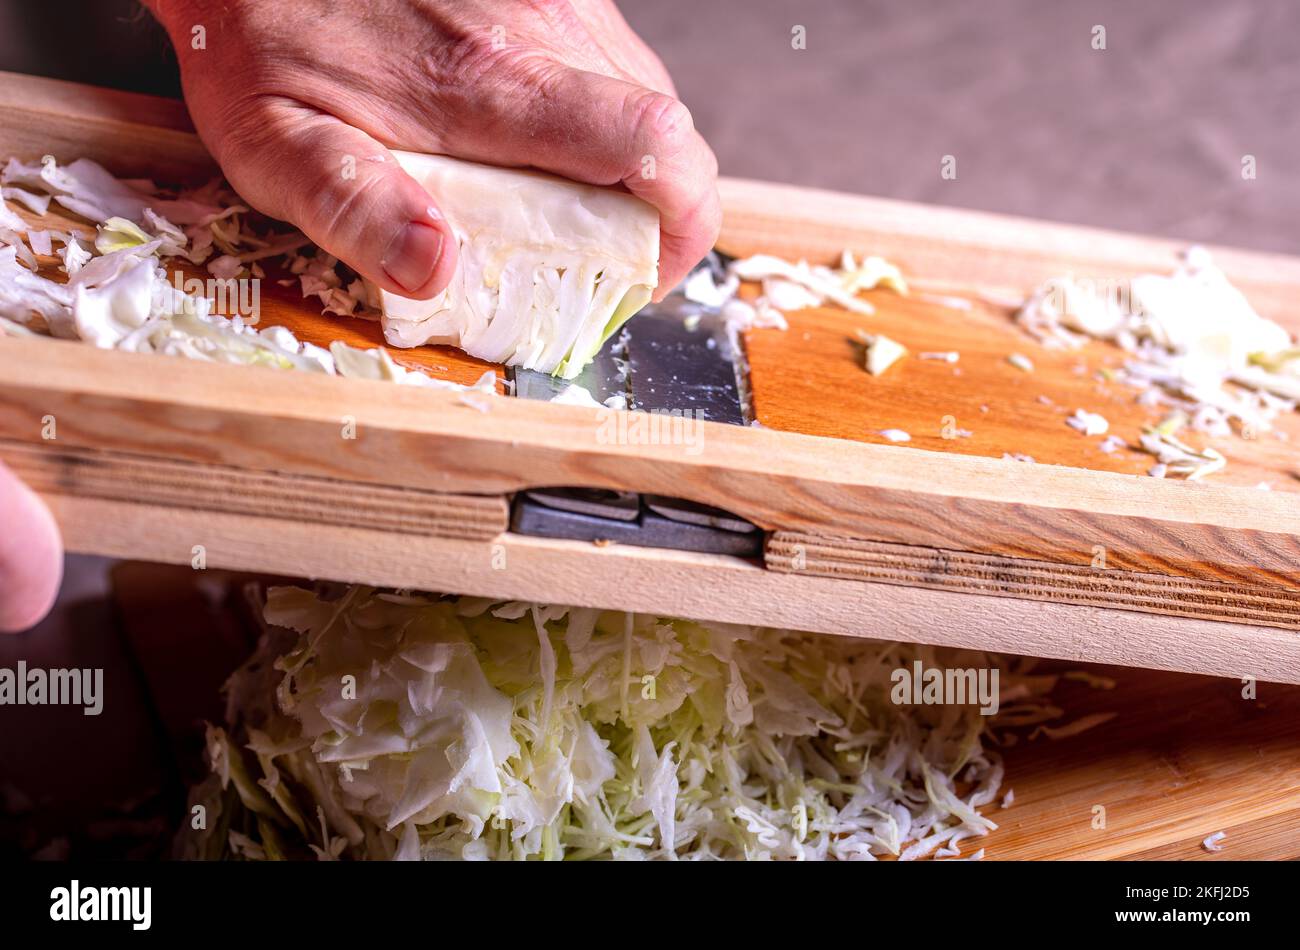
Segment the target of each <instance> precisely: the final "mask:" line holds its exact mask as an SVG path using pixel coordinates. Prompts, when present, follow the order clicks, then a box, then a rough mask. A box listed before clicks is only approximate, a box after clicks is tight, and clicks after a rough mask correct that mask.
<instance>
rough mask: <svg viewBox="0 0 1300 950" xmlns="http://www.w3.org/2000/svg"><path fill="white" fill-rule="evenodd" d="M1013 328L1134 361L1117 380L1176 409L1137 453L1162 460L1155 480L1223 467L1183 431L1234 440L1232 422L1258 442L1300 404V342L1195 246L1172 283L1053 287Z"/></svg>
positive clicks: (1074, 282) (1064, 283) (1040, 293)
mask: <svg viewBox="0 0 1300 950" xmlns="http://www.w3.org/2000/svg"><path fill="white" fill-rule="evenodd" d="M1016 322H1017V323H1018V324H1019V325H1020V326H1021V327H1022V328H1024V329H1025V330H1026V332H1028V333H1029V334H1031V335H1032V336H1034V337H1035V338H1036V339H1038V340H1039V341H1040V342H1041V343H1043V344H1044V345H1045V346H1049V347H1065V348H1076V347H1079V346H1081V345H1082V344H1083V343H1084V342H1085V341H1086V340H1087V339H1089V338H1092V339H1098V340H1107V341H1110V342H1113V343H1115V344H1117V345H1118V346H1120V347H1122V348H1123V349H1124V350H1126V351H1127V352H1128V353H1129V357H1130V358H1129V360H1128V362H1127V363H1126V364H1125V365H1124V367H1123V369H1122V370H1120V371H1119V372H1118V373H1116V374H1113V375H1114V376H1115V377H1117V378H1118V379H1119V380H1120V381H1122V382H1124V383H1126V384H1128V385H1130V386H1133V387H1136V388H1137V389H1139V390H1141V394H1140V395H1139V397H1138V398H1139V401H1140V402H1142V403H1143V404H1144V405H1149V406H1160V405H1163V406H1168V407H1171V408H1172V410H1173V411H1172V412H1171V413H1170V414H1169V415H1168V416H1167V417H1166V418H1165V419H1164V420H1163V421H1162V422H1161V423H1160V424H1159V425H1158V426H1151V427H1148V428H1147V430H1146V431H1145V432H1144V434H1143V436H1142V438H1141V440H1140V442H1139V445H1137V446H1135V447H1136V448H1140V449H1141V450H1142V451H1145V452H1147V453H1148V454H1150V455H1152V456H1153V457H1155V458H1156V459H1157V463H1158V464H1157V465H1156V466H1155V467H1154V468H1153V469H1152V472H1151V474H1157V475H1160V476H1164V475H1166V474H1178V475H1182V476H1184V477H1186V478H1188V479H1197V478H1201V477H1204V476H1205V475H1208V474H1212V473H1213V472H1217V471H1220V470H1222V469H1223V467H1224V466H1225V464H1226V460H1225V459H1224V457H1223V455H1222V454H1221V453H1219V452H1217V451H1216V450H1214V449H1212V448H1207V449H1204V450H1197V449H1194V448H1192V447H1191V446H1189V445H1187V444H1186V443H1185V442H1183V441H1182V440H1180V439H1179V438H1178V437H1177V432H1178V430H1179V429H1180V428H1182V427H1184V426H1186V427H1188V428H1191V429H1193V430H1195V431H1199V432H1203V433H1206V434H1208V435H1211V436H1229V435H1231V434H1232V433H1233V425H1234V424H1235V425H1236V427H1237V429H1238V430H1239V431H1240V432H1241V433H1242V434H1243V435H1244V436H1246V437H1247V438H1253V437H1254V436H1255V435H1256V434H1257V433H1260V432H1266V431H1268V430H1270V429H1271V428H1272V421H1273V420H1274V419H1275V418H1276V417H1277V416H1278V414H1279V413H1282V412H1291V411H1293V410H1294V409H1295V408H1296V404H1297V402H1298V401H1300V344H1297V343H1296V341H1295V340H1293V339H1292V337H1291V335H1290V334H1289V333H1288V332H1287V331H1286V329H1285V328H1284V327H1282V326H1280V325H1279V324H1277V323H1274V322H1273V321H1271V320H1268V319H1266V318H1264V317H1262V316H1260V315H1259V314H1258V313H1257V312H1256V311H1255V310H1254V308H1253V307H1251V305H1250V303H1249V301H1248V300H1247V299H1246V297H1245V295H1244V294H1242V292H1241V291H1240V290H1238V289H1237V288H1236V287H1234V286H1233V285H1232V283H1231V282H1230V281H1229V280H1228V278H1227V276H1226V275H1225V274H1224V273H1223V271H1222V270H1220V269H1219V268H1218V267H1217V266H1216V265H1215V264H1214V262H1213V261H1212V260H1211V258H1210V254H1209V252H1207V251H1206V250H1205V249H1204V248H1201V247H1193V248H1189V249H1188V250H1187V252H1186V253H1185V254H1184V255H1183V258H1182V260H1181V261H1180V262H1179V264H1178V266H1177V267H1176V268H1175V270H1174V272H1173V273H1172V274H1169V275H1161V274H1142V275H1139V276H1138V277H1135V278H1133V279H1132V280H1131V281H1127V282H1126V281H1118V280H1117V281H1110V282H1106V281H1093V280H1078V279H1072V278H1068V277H1062V278H1058V279H1055V280H1051V281H1048V282H1046V283H1045V284H1043V285H1042V286H1041V287H1039V288H1038V289H1037V290H1036V291H1035V292H1034V293H1033V294H1032V295H1031V296H1030V297H1029V299H1028V300H1026V301H1025V303H1024V304H1023V305H1022V306H1021V307H1020V308H1019V310H1018V312H1017V314H1016Z"/></svg>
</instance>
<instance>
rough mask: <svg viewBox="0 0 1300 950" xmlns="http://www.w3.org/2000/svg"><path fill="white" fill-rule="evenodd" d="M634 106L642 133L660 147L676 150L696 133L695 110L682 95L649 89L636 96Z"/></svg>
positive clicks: (662, 149) (680, 149) (635, 124)
mask: <svg viewBox="0 0 1300 950" xmlns="http://www.w3.org/2000/svg"><path fill="white" fill-rule="evenodd" d="M632 108H633V110H634V120H633V123H634V127H635V128H636V129H637V132H638V135H639V136H641V137H642V138H643V139H644V140H645V141H646V143H647V144H649V145H650V146H652V147H653V148H654V149H656V150H661V151H663V152H665V153H667V154H670V155H671V154H675V153H677V152H680V151H682V150H683V149H685V148H686V147H687V146H688V144H689V143H690V141H691V140H692V139H693V138H694V136H695V121H694V119H692V117H691V110H690V109H688V108H686V105H685V104H684V103H683V102H682V101H681V100H680V99H674V98H673V97H672V96H667V95H664V94H663V93H662V92H653V91H651V90H646V91H645V92H643V93H642V94H641V95H639V96H637V97H636V98H635V100H634V101H633V104H632Z"/></svg>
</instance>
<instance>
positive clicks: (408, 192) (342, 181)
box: [218, 107, 457, 299]
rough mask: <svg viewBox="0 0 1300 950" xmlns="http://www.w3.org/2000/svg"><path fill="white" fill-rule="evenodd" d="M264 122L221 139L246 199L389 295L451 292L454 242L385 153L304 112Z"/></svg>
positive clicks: (292, 110) (280, 111) (282, 110)
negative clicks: (298, 232)
mask: <svg viewBox="0 0 1300 950" xmlns="http://www.w3.org/2000/svg"><path fill="white" fill-rule="evenodd" d="M261 118H262V121H261V122H260V123H259V125H258V127H257V128H253V129H250V128H249V127H248V126H245V127H244V128H243V129H240V130H236V131H235V132H234V133H233V134H229V135H227V136H224V139H225V141H224V142H223V143H222V147H221V153H222V154H220V155H219V156H218V158H219V159H220V161H221V167H222V170H223V171H224V172H225V173H226V177H227V178H228V179H229V181H230V183H231V185H233V186H234V188H235V190H236V191H237V192H238V193H239V194H240V195H241V196H243V197H244V198H245V199H246V200H247V201H249V202H250V203H251V204H252V205H253V206H254V207H256V208H257V209H258V210H259V211H262V212H263V213H265V214H269V215H271V216H272V217H276V218H281V219H283V220H286V221H289V222H290V223H292V224H294V225H296V226H297V227H298V228H300V229H301V230H302V232H303V233H304V234H306V235H307V237H309V238H311V239H312V241H314V242H315V243H316V244H318V245H319V246H320V247H322V248H324V249H325V250H326V251H328V252H329V253H330V254H333V255H334V256H335V257H337V258H339V259H340V260H342V261H344V262H345V263H347V264H348V265H349V266H350V267H352V268H353V269H354V270H356V271H357V272H358V273H360V274H361V275H362V276H363V277H366V278H367V279H369V280H371V281H372V282H374V283H375V284H377V285H379V286H380V287H382V288H384V289H385V290H389V291H392V292H393V293H397V294H401V295H402V296H404V297H416V298H420V299H427V298H429V297H433V296H435V295H436V294H438V293H439V292H440V291H441V290H442V289H443V288H444V287H446V286H447V284H448V283H449V282H450V281H451V277H452V274H453V273H454V271H455V269H456V257H457V252H456V238H455V235H454V234H453V233H452V230H451V226H450V225H449V224H448V223H447V220H446V219H445V218H444V217H443V216H442V213H441V212H440V211H439V210H438V208H437V206H436V205H435V204H434V201H433V198H432V197H430V195H429V193H428V192H427V191H425V190H424V188H422V187H421V186H420V185H419V183H417V182H416V181H415V179H413V178H412V177H411V176H410V175H408V174H406V172H404V171H403V170H402V168H401V166H400V165H398V163H397V159H396V158H394V157H393V154H392V153H391V152H390V151H388V149H387V148H385V147H384V146H383V145H381V144H380V143H379V142H377V141H375V140H374V139H373V138H371V137H370V136H369V135H367V134H366V133H365V132H362V131H361V130H360V129H357V128H354V127H352V126H350V125H347V124H345V123H343V122H340V121H339V120H338V119H335V118H334V117H332V116H326V115H321V114H320V113H317V112H313V111H310V110H307V109H303V108H300V107H276V113H275V115H274V116H273V117H272V118H271V121H265V119H266V117H265V116H262V117H261Z"/></svg>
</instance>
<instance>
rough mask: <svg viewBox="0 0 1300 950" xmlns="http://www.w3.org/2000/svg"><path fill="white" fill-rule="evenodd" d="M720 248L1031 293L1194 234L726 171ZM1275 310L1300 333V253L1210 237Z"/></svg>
mask: <svg viewBox="0 0 1300 950" xmlns="http://www.w3.org/2000/svg"><path fill="white" fill-rule="evenodd" d="M719 191H720V192H721V194H722V206H723V210H724V219H723V225H722V236H721V237H720V238H719V242H718V243H719V246H720V247H721V248H722V249H723V250H724V251H726V252H727V253H729V254H732V255H736V256H745V255H748V254H754V253H758V252H764V253H769V254H779V255H781V256H783V257H787V258H791V259H798V258H800V257H806V258H807V259H809V260H810V261H814V262H817V263H833V262H834V261H837V260H838V259H839V255H840V252H841V251H843V250H844V249H845V248H851V249H852V250H854V251H857V252H860V253H866V254H879V255H881V256H884V257H887V258H889V259H890V260H892V261H893V262H894V263H896V264H898V265H899V266H900V267H901V268H902V269H903V273H904V274H906V275H908V277H909V279H910V281H911V282H912V283H914V284H915V285H916V286H917V287H918V288H920V289H923V290H933V291H939V292H949V291H951V292H954V293H958V294H968V293H972V292H975V291H982V292H988V293H996V294H999V295H1005V294H1011V295H1013V296H1021V297H1023V295H1024V294H1025V293H1026V292H1027V291H1029V290H1031V289H1032V288H1034V287H1036V286H1037V285H1038V284H1040V283H1042V282H1043V281H1046V280H1050V279H1051V278H1053V277H1061V276H1063V275H1073V276H1074V277H1079V278H1084V277H1089V278H1103V279H1107V278H1117V277H1118V278H1126V277H1134V276H1136V275H1138V274H1141V273H1153V272H1154V273H1161V272H1165V271H1168V270H1169V269H1170V262H1171V261H1173V260H1175V259H1176V255H1177V254H1178V253H1179V252H1180V251H1182V250H1184V249H1185V247H1186V244H1185V243H1184V242H1178V241H1170V240H1165V239H1161V238H1150V237H1145V236H1142V235H1138V234H1130V233H1126V232H1120V231H1107V230H1103V229H1100V228H1085V227H1079V226H1077V225H1070V224H1056V223H1053V222H1049V221H1039V220H1034V219H1031V218H1021V217H1015V216H1012V215H1002V214H990V213H987V212H983V211H966V210H963V209H960V208H943V207H938V206H935V205H921V204H914V203H912V202H907V201H892V200H889V199H885V198H872V197H868V196H866V195H849V194H844V193H842V192H834V191H825V190H822V189H817V188H804V187H799V186H794V185H778V184H773V183H771V182H761V181H751V180H747V179H735V178H723V179H722V180H721V181H720V182H719ZM1209 250H1210V251H1211V252H1212V253H1213V255H1214V258H1215V260H1216V262H1217V263H1218V264H1219V265H1220V266H1221V267H1222V268H1223V269H1224V270H1225V271H1226V272H1227V274H1228V275H1229V277H1231V278H1232V281H1233V283H1234V284H1236V285H1237V286H1238V287H1240V288H1241V289H1242V291H1244V292H1245V293H1246V295H1247V296H1248V297H1249V298H1250V301H1251V303H1252V304H1253V305H1254V307H1255V309H1256V310H1258V311H1259V312H1260V313H1261V314H1263V315H1264V316H1266V317H1268V318H1270V319H1272V320H1277V321H1278V322H1279V323H1281V324H1283V325H1284V326H1286V327H1288V328H1289V329H1290V330H1291V332H1292V334H1300V312H1298V311H1297V307H1296V299H1297V293H1298V292H1300V260H1298V259H1297V258H1295V257H1291V256H1288V255H1284V254H1265V253H1261V252H1257V251H1246V250H1240V249H1237V248H1230V247H1218V246H1214V245H1210V246H1209Z"/></svg>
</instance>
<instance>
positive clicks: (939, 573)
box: [763, 531, 1300, 631]
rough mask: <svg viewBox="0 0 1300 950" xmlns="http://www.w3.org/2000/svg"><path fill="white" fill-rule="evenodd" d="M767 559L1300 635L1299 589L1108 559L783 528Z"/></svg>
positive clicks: (802, 568)
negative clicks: (1019, 554)
mask: <svg viewBox="0 0 1300 950" xmlns="http://www.w3.org/2000/svg"><path fill="white" fill-rule="evenodd" d="M763 560H764V563H765V564H766V566H767V567H768V569H769V570H773V571H784V572H787V573H790V572H793V573H808V574H812V575H815V576H817V577H832V578H841V579H844V580H846V581H872V582H876V583H881V584H902V585H905V586H909V587H928V588H931V589H934V590H950V591H954V592H968V593H979V594H989V595H992V596H995V597H1019V598H1026V599H1029V600H1045V601H1052V602H1055V603H1062V604H1079V605H1091V606H1097V607H1110V608H1114V609H1118V610H1136V611H1143V612H1147V613H1161V614H1172V615H1176V616H1180V617H1199V618H1202V619H1205V620H1226V621H1230V622H1233V623H1254V624H1264V625H1267V626H1272V627H1281V628H1284V629H1288V630H1297V631H1300V595H1297V594H1296V593H1295V592H1292V591H1286V590H1277V589H1274V588H1269V587H1261V586H1259V585H1252V584H1224V583H1215V582H1213V581H1205V580H1197V579H1189V578H1182V577H1173V576H1170V575H1168V574H1151V573H1144V572H1141V571H1124V570H1114V569H1112V568H1111V567H1109V566H1108V565H1107V563H1106V560H1105V558H1104V557H1101V556H1098V557H1097V558H1096V559H1095V560H1094V563H1092V564H1089V565H1082V566H1080V565H1072V564H1056V563H1052V562H1050V561H1035V560H1030V559H1027V558H1007V557H995V556H991V555H986V554H976V553H972V552H970V551H949V550H942V549H937V548H926V547H918V546H915V545H906V544H886V543H882V542H879V541H865V540H862V539H860V538H824V537H819V536H817V535H810V534H799V533H797V532H790V531H778V532H775V533H773V534H771V535H769V536H768V538H767V541H766V544H765V547H764V552H763Z"/></svg>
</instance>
